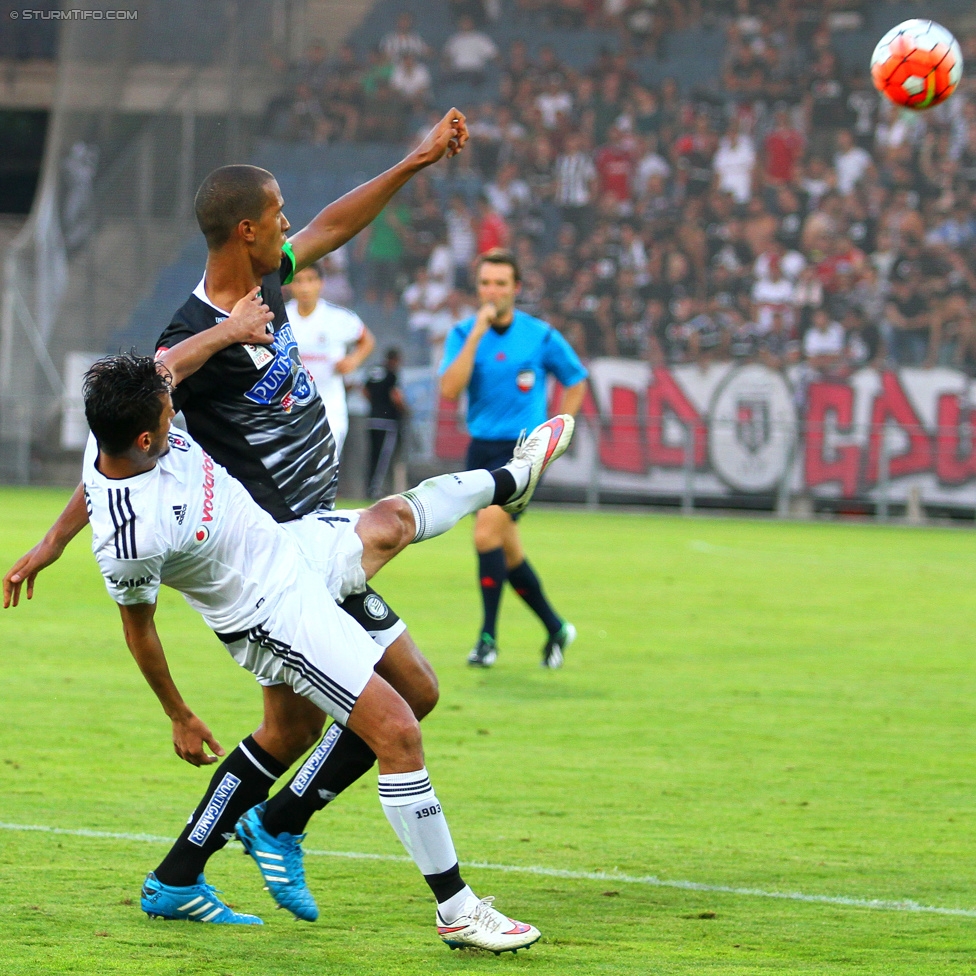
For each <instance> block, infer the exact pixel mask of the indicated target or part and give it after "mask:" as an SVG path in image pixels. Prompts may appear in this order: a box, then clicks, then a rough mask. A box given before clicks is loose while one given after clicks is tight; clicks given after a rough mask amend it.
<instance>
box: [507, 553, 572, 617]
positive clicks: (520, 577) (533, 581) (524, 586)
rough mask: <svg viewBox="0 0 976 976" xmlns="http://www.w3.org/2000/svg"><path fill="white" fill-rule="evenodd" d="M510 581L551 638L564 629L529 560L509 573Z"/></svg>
mask: <svg viewBox="0 0 976 976" xmlns="http://www.w3.org/2000/svg"><path fill="white" fill-rule="evenodd" d="M508 581H509V583H511V584H512V589H513V590H515V592H516V593H518V595H519V596H520V597H521V598H522V599H523V600H525V602H526V603H527V604H528V605H529V607H530V608H531V609H532V611H533V612H534V613H535V615H536V616H537V617H538V618H539V619H540V620H541V621H542V623H543V624H544V625H545V628H546V630H548V631H549V634H550V636H551V635H552V634H555V633H556V632H557V631H558V630H559V628H560V627H562V625H563V622H562V620H560V619H559V617H558V616H556V611H555V610H553V609H552V607H551V606H550V605H549V601H548V600H547V599H546V595H545V593H543V592H542V583H541V582H540V581H539V577H538V576H536V574H535V570H534V569H533V568H532V567H531V566H530V565H529V561H528V560H527V559H526V560H525V561H524V562H523V563H522V564H521V565H520V566H516V567H515V569H510V570H509V571H508Z"/></svg>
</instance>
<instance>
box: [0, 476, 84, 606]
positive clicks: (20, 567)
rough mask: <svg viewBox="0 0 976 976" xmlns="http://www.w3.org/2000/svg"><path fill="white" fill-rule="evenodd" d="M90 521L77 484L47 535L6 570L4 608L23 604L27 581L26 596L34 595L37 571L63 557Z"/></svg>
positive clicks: (81, 491)
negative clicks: (23, 593)
mask: <svg viewBox="0 0 976 976" xmlns="http://www.w3.org/2000/svg"><path fill="white" fill-rule="evenodd" d="M87 524H88V509H87V508H86V507H85V489H84V488H83V486H82V485H78V487H77V488H75V490H74V494H73V495H72V496H71V501H69V502H68V504H67V505H66V506H65V509H64V511H63V512H62V513H61V514H60V515H59V516H58V518H57V521H56V522H55V523H54V525H52V526H51V528H50V529H48V531H47V534H46V535H45V536H44V538H43V539H41V541H40V542H38V544H37V545H36V546H34V548H33V549H31V551H30V552H28V553H26V554H25V555H23V556H21V557H20V559H18V560H17V562H15V563H14V564H13V566H11V567H10V569H9V570H7V575H6V576H4V578H3V607H4V609H5V610H6V609H7V607H10V606H14V607H15V606H17V604H18V603H20V588H21V587H22V586H23V585H24V582H25V581H26V582H27V599H28V600H31V599H33V597H34V580H35V579H36V578H37V574H38V573H39V572H40V571H41V570H42V569H45V568H46V567H48V566H50V565H51V563H53V562H56V561H57V560H58V559H60V558H61V553H63V552H64V547H65V546H66V545H67V544H68V543H69V542H70V541H71V540H72V539H73V538H74V537H75V536H76V535H77V534H78V533H79V532H80V531H81V530H82V529H83V528H84V527H85V526H86V525H87Z"/></svg>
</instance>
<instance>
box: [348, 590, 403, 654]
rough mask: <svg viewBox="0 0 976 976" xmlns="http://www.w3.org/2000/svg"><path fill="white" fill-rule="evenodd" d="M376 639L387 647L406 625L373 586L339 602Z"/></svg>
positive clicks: (381, 645) (382, 645)
mask: <svg viewBox="0 0 976 976" xmlns="http://www.w3.org/2000/svg"><path fill="white" fill-rule="evenodd" d="M339 606H340V607H342V609H343V610H345V611H346V613H348V614H349V616H350V617H352V619H353V620H355V621H356V622H357V623H358V624H359V625H360V626H361V627H362V628H363V630H365V631H366V633H367V634H369V636H370V637H372V638H373V640H374V641H376V643H377V644H379V645H380V647H383V648H387V647H389V646H390V644H392V643H393V641H395V640H396V639H397V638H398V637H399V636H400V634H402V633H403V632H404V630H405V629H406V626H405V625H404V623H403V622H402V621H401V620H400V618H399V617H398V616H397V615H396V613H395V612H394V611H393V609H392V608H391V607H390V605H389V604H388V603H387V602H386V600H384V599H383V597H381V596H380V595H379V593H377V592H376V590H374V589H373V588H372V587H371V586H369V585H367V587H366V589H365V591H364V592H362V593H353V594H352V595H350V596H347V597H346V598H345V600H343V601H342V603H340V604H339Z"/></svg>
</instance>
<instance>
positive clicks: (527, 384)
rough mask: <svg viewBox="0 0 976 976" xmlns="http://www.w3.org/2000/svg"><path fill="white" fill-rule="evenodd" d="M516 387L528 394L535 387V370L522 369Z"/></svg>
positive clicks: (516, 380) (516, 379)
mask: <svg viewBox="0 0 976 976" xmlns="http://www.w3.org/2000/svg"><path fill="white" fill-rule="evenodd" d="M515 385H516V386H517V387H518V388H519V389H520V390H521V391H522V392H523V393H528V392H529V390H531V389H533V388H534V387H535V370H532V369H521V370H519V372H518V375H517V376H516V377H515Z"/></svg>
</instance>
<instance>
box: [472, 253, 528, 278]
mask: <svg viewBox="0 0 976 976" xmlns="http://www.w3.org/2000/svg"><path fill="white" fill-rule="evenodd" d="M483 264H507V265H508V266H509V267H510V268H511V269H512V273H513V274H514V275H515V284H518V283H519V282H520V281H521V280H522V274H521V272H520V271H519V266H518V260H517V259H516V257H515V255H514V254H512V252H511V251H506V250H505V248H503V247H493V248H492V249H491V250H490V251H485V253H484V254H480V255H478V261H477V263H476V265H475V274H477V273H478V272H479V271H481V266H482V265H483Z"/></svg>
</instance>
